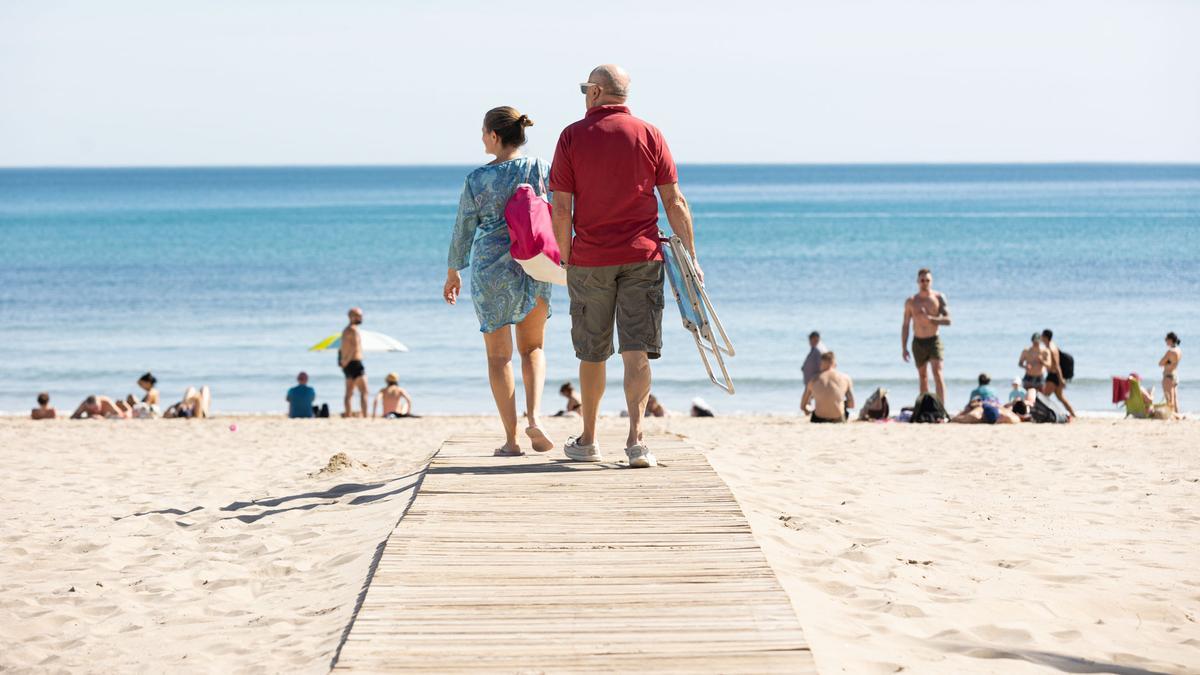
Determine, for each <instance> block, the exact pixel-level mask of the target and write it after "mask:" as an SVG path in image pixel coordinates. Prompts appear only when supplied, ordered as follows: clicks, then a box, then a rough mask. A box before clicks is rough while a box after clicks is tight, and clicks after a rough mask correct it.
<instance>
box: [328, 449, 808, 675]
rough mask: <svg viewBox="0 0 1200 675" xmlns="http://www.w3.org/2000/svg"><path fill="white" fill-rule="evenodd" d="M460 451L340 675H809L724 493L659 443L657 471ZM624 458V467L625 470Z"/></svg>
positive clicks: (445, 461) (709, 476)
mask: <svg viewBox="0 0 1200 675" xmlns="http://www.w3.org/2000/svg"><path fill="white" fill-rule="evenodd" d="M493 440H494V439H491V438H488V439H484V438H471V437H465V436H463V437H456V438H453V439H450V440H448V441H447V442H446V443H445V444H444V445H443V446H442V449H441V450H440V451H439V452H438V454H437V456H436V457H434V459H433V461H432V463H431V464H430V466H429V468H428V471H427V474H426V476H425V479H424V483H423V484H422V486H421V488H420V492H419V493H418V495H417V497H416V500H415V501H414V503H413V504H412V506H411V507H410V509H409V511H408V513H407V514H406V515H405V516H404V518H403V519H402V520H401V522H400V524H399V525H398V526H397V527H396V529H395V531H393V532H392V535H391V537H390V539H389V540H388V542H387V544H386V546H385V547H384V549H383V552H382V557H381V558H380V560H379V564H378V566H377V568H376V569H375V572H374V577H373V579H371V581H370V586H369V588H368V590H367V593H366V597H365V599H364V601H363V604H362V607H361V609H360V610H359V612H358V614H357V617H356V618H355V620H354V623H353V626H352V628H351V630H350V632H349V634H348V636H347V638H346V641H345V644H344V645H343V646H342V649H341V652H340V656H339V657H338V659H337V661H336V664H335V670H344V671H359V672H363V671H365V672H381V671H383V672H398V671H410V672H438V673H449V672H466V671H471V672H521V673H541V672H546V673H557V672H597V671H624V672H635V671H636V672H688V673H697V672H720V673H733V672H753V673H765V672H779V673H809V672H815V671H816V669H815V667H814V665H813V661H812V657H811V654H810V652H809V650H808V646H807V644H806V643H805V640H804V634H803V632H802V631H801V629H800V625H799V623H798V622H797V620H796V616H795V613H794V612H793V610H792V607H791V604H790V603H789V601H788V597H787V595H786V594H785V593H784V591H783V588H782V587H781V586H780V585H779V581H778V580H777V579H776V578H775V575H774V573H773V572H772V571H771V568H770V567H769V566H768V565H767V562H766V559H765V558H764V557H763V553H762V551H761V550H760V549H759V547H758V544H756V543H755V541H754V537H753V535H751V533H750V527H749V525H748V524H747V523H746V519H745V516H744V515H743V514H742V511H741V509H740V508H739V506H738V504H737V502H736V501H735V500H734V498H733V495H732V493H731V492H730V491H729V488H728V487H726V486H725V484H724V483H723V482H722V481H721V479H720V478H719V477H718V476H717V474H716V473H715V472H714V471H713V470H712V468H711V467H710V466H709V464H708V461H707V460H706V459H705V458H704V456H703V455H702V454H700V453H699V452H698V451H696V450H695V449H693V448H691V447H689V446H687V445H685V444H684V443H682V442H680V441H679V440H676V439H674V438H669V437H654V438H651V439H648V443H649V444H650V445H651V447H652V448H654V450H655V454H656V455H657V456H658V458H659V462H660V466H659V468H657V469H640V470H635V469H629V468H628V467H625V466H623V464H624V461H625V456H624V453H623V452H621V450H620V448H622V447H624V445H623V443H621V440H623V439H621V438H616V437H601V447H602V448H603V449H604V452H605V457H606V459H609V460H611V461H614V462H615V461H616V460H617V459H620V461H621V465H618V464H615V463H604V464H583V463H576V462H567V461H565V458H564V457H563V455H562V451H561V450H554V451H551V452H550V453H547V454H548V456H538V455H533V454H532V453H531V454H530V456H528V457H520V458H494V457H492V456H491V446H490V442H491V441H493ZM614 450H615V452H614Z"/></svg>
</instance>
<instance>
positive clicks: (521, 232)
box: [504, 162, 567, 286]
mask: <svg viewBox="0 0 1200 675" xmlns="http://www.w3.org/2000/svg"><path fill="white" fill-rule="evenodd" d="M532 167H533V162H530V163H529V170H531V169H532ZM504 220H505V222H506V223H507V224H508V238H509V241H510V242H511V244H510V245H509V249H508V250H509V253H510V254H512V258H513V260H515V261H517V264H519V265H520V266H521V268H522V269H524V270H525V273H526V274H528V275H529V276H531V277H533V278H534V279H537V280H538V281H548V282H550V283H553V284H559V285H561V286H566V285H567V271H566V270H564V269H563V268H562V253H561V252H560V251H559V250H558V240H557V239H555V238H554V222H553V220H552V219H551V212H550V202H548V201H546V200H545V199H544V198H542V197H539V196H537V193H536V192H534V191H533V186H532V185H530V184H529V172H528V170H527V171H526V174H525V182H524V183H521V184H520V185H518V186H517V189H516V190H515V191H514V192H513V195H512V196H511V197H509V198H508V203H507V204H505V205H504Z"/></svg>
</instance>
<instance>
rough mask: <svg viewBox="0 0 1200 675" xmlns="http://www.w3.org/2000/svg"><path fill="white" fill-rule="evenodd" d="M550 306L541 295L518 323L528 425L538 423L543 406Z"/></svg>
mask: <svg viewBox="0 0 1200 675" xmlns="http://www.w3.org/2000/svg"><path fill="white" fill-rule="evenodd" d="M549 313H550V312H549V307H547V305H546V301H545V300H543V299H542V298H538V299H537V305H535V306H534V308H533V311H531V312H529V314H528V316H526V317H525V319H524V320H523V321H521V323H519V324H517V351H518V353H520V355H521V382H522V383H523V384H524V385H525V409H526V410H527V411H528V412H527V413H526V416H527V417H528V419H529V426H531V427H536V426H538V415H539V414H540V413H541V408H542V389H543V387H544V386H545V384H546V352H545V351H543V349H542V344H543V342H544V341H545V337H546V318H547V315H548V314H549Z"/></svg>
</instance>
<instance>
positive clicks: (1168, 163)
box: [0, 160, 1200, 171]
mask: <svg viewBox="0 0 1200 675" xmlns="http://www.w3.org/2000/svg"><path fill="white" fill-rule="evenodd" d="M470 166H481V165H479V164H476V163H472V162H462V163H458V162H428V163H382V162H370V163H361V164H345V163H329V164H322V163H299V164H0V171H53V170H143V169H360V168H364V169H365V168H376V169H392V168H400V169H405V168H413V169H427V168H461V167H470ZM679 166H740V167H801V166H802V167H847V168H849V167H916V166H960V167H1000V166H1021V167H1029V166H1034V167H1086V166H1091V167H1104V166H1109V167H1118V166H1128V167H1134V166H1165V167H1180V168H1190V167H1197V168H1200V160H1196V161H1175V160H1165V161H1107V160H1102V161H1092V160H1086V161H1071V160H1066V161H1059V160H1054V161H995V162H993V161H970V162H934V161H914V162H771V161H767V162H680V163H679Z"/></svg>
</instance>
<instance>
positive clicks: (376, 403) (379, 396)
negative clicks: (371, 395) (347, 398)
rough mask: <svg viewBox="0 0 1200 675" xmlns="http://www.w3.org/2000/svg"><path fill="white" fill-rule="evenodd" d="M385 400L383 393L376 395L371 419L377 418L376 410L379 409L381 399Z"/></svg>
mask: <svg viewBox="0 0 1200 675" xmlns="http://www.w3.org/2000/svg"><path fill="white" fill-rule="evenodd" d="M381 398H383V392H382V391H381V392H379V393H378V394H375V400H374V401H371V417H375V410H376V409H377V408H378V407H379V399H381Z"/></svg>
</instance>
